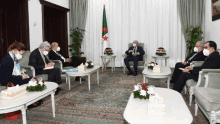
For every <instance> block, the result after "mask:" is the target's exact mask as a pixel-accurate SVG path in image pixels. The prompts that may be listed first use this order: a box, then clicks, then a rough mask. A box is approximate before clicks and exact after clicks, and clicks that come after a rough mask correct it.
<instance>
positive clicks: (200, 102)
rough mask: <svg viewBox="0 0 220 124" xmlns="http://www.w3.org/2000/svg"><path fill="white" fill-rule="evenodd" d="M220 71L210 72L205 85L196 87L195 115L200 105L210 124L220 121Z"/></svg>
mask: <svg viewBox="0 0 220 124" xmlns="http://www.w3.org/2000/svg"><path fill="white" fill-rule="evenodd" d="M219 80H220V73H208V74H207V76H206V81H205V85H204V87H195V89H194V92H195V94H194V95H195V116H197V111H198V107H199V108H200V110H201V111H202V112H203V113H204V115H205V116H206V117H207V118H208V120H209V122H210V124H215V123H220V97H219V96H220V84H219Z"/></svg>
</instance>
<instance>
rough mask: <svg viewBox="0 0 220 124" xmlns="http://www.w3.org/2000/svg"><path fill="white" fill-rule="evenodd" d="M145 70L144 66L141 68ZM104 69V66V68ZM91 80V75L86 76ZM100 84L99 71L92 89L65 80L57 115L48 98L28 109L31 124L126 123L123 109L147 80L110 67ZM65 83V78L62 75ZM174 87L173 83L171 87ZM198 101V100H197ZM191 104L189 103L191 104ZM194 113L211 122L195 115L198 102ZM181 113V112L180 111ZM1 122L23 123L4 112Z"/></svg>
mask: <svg viewBox="0 0 220 124" xmlns="http://www.w3.org/2000/svg"><path fill="white" fill-rule="evenodd" d="M139 70H141V69H139ZM100 72H101V69H100ZM83 78H84V79H86V80H87V77H83ZM99 78H100V80H99V85H98V84H97V80H96V73H94V74H92V75H91V91H89V90H88V83H87V81H84V82H82V84H79V82H75V81H74V78H71V82H72V84H71V90H68V85H67V84H65V83H63V84H61V88H62V89H63V90H62V91H61V92H60V93H59V94H58V95H56V96H55V106H56V118H53V117H52V108H51V99H50V96H49V97H47V98H45V99H44V103H43V104H42V105H41V106H39V107H36V108H32V109H28V110H27V123H28V124H55V123H56V124H96V123H99V124H109V123H117V124H118V123H120V124H123V123H126V121H125V120H124V118H123V112H124V109H125V107H126V104H127V102H128V99H129V97H130V94H131V93H132V91H133V87H134V85H135V84H137V83H142V82H143V77H142V73H141V71H140V72H139V74H138V76H136V77H134V76H127V75H126V74H124V73H123V72H122V68H116V71H115V72H114V73H112V72H111V69H107V70H106V71H104V72H103V73H100V75H99ZM62 79H63V82H65V78H62ZM165 81H166V79H161V80H159V79H154V80H152V79H150V80H149V84H153V85H155V86H156V87H166V83H165ZM171 88H172V86H171ZM182 95H183V98H184V100H185V102H186V103H187V106H188V103H189V99H188V94H186V95H185V94H183V93H182ZM193 100H194V99H193ZM188 107H189V106H188ZM189 110H190V112H191V114H192V115H193V123H192V124H207V123H208V121H207V119H206V118H205V117H204V115H203V114H202V113H201V111H200V110H199V111H198V115H197V116H194V110H195V107H194V103H193V104H192V106H190V107H189ZM180 114H181V113H180ZM0 123H1V124H3V123H4V124H20V123H22V118H21V117H19V118H18V119H16V120H6V119H4V115H3V114H1V115H0Z"/></svg>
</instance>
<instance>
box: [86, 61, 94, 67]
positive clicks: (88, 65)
mask: <svg viewBox="0 0 220 124" xmlns="http://www.w3.org/2000/svg"><path fill="white" fill-rule="evenodd" d="M85 66H86V67H87V68H93V67H94V64H93V63H92V61H89V62H86V64H85Z"/></svg>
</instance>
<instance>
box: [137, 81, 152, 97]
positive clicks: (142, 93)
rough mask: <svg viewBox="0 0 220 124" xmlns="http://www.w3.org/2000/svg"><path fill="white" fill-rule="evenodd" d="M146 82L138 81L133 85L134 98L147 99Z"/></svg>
mask: <svg viewBox="0 0 220 124" xmlns="http://www.w3.org/2000/svg"><path fill="white" fill-rule="evenodd" d="M147 85H148V84H147V83H143V84H141V83H138V84H137V85H135V86H134V92H133V94H134V98H140V99H149V94H148V93H147Z"/></svg>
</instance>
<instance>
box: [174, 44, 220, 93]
mask: <svg viewBox="0 0 220 124" xmlns="http://www.w3.org/2000/svg"><path fill="white" fill-rule="evenodd" d="M216 48H217V45H216V43H215V42H214V41H207V42H205V44H204V50H203V54H204V55H205V56H207V58H206V60H205V62H204V63H203V64H202V66H201V67H190V66H188V67H186V68H185V69H184V70H183V73H182V74H181V75H180V77H179V78H178V80H177V81H176V83H175V84H174V87H173V89H174V90H176V91H178V92H181V91H182V89H183V87H184V86H185V84H186V81H187V80H188V79H193V80H195V81H198V76H199V71H201V70H202V69H217V68H220V64H219V62H220V56H219V53H218V52H216Z"/></svg>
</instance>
